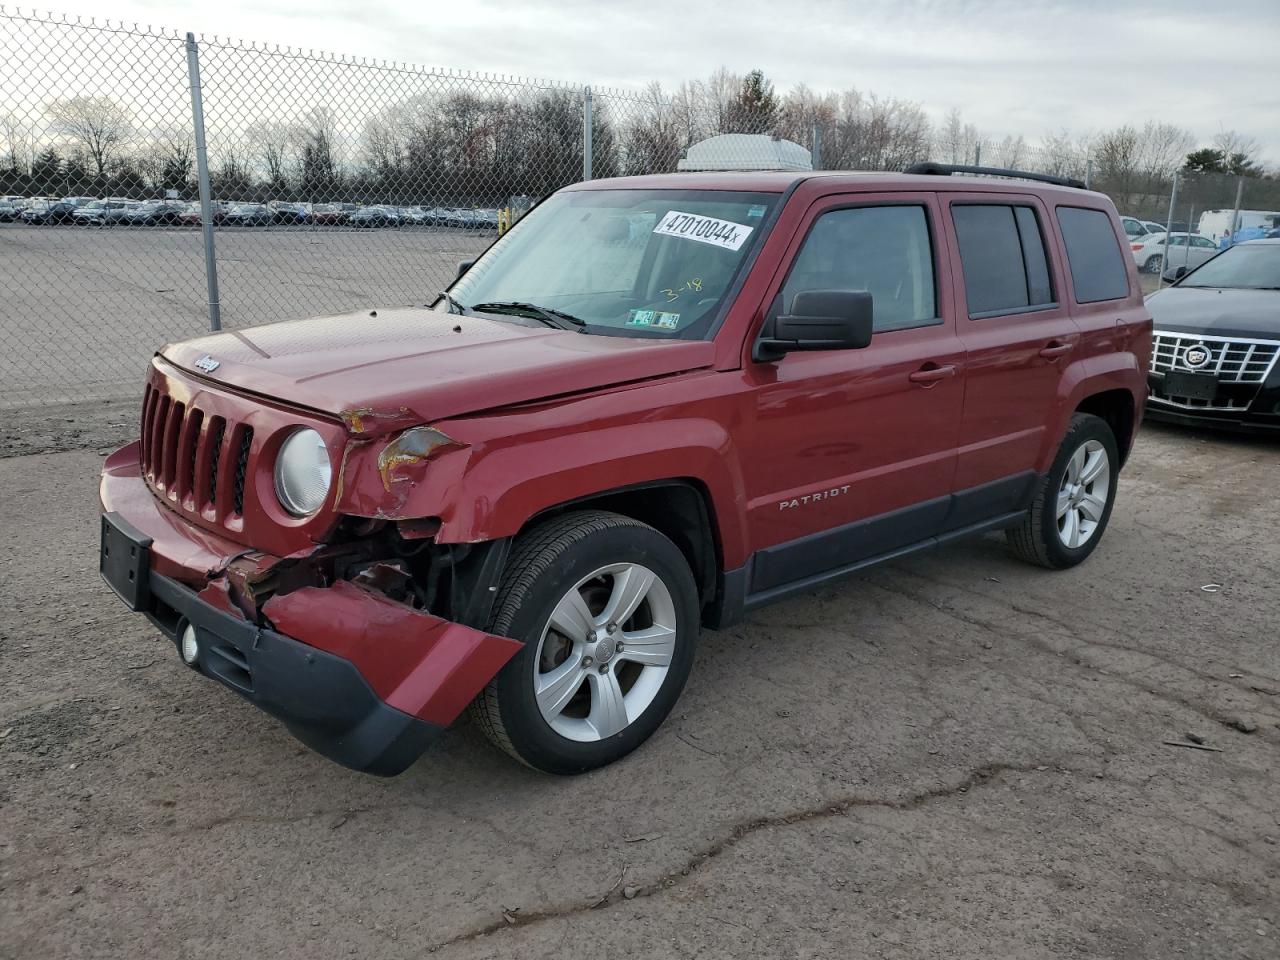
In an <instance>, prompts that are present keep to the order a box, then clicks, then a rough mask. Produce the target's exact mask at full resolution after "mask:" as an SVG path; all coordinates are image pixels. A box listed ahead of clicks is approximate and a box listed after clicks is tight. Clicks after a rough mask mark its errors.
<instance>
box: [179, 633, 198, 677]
mask: <svg viewBox="0 0 1280 960" xmlns="http://www.w3.org/2000/svg"><path fill="white" fill-rule="evenodd" d="M199 656H200V641H199V640H197V639H196V628H195V627H193V626H192V625H191V624H189V623H188V624H187V625H186V627H185V628H184V629H183V631H182V662H183V663H185V664H186V665H187V666H189V667H194V666H195V665H196V659H197V658H198V657H199Z"/></svg>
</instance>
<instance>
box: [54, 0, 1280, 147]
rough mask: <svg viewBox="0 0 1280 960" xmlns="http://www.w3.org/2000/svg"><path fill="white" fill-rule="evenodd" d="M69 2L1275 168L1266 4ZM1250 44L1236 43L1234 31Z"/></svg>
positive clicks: (350, 44) (1279, 24)
mask: <svg viewBox="0 0 1280 960" xmlns="http://www.w3.org/2000/svg"><path fill="white" fill-rule="evenodd" d="M63 6H64V8H65V9H68V10H70V11H72V12H77V13H85V14H92V15H96V16H98V17H102V16H104V15H109V16H113V17H118V18H121V19H125V20H130V21H132V20H139V21H143V22H148V23H153V24H156V25H164V26H173V27H176V28H180V29H183V30H187V29H192V30H196V31H199V32H206V33H216V34H218V35H221V36H232V37H237V38H243V39H251V40H261V41H269V42H271V43H281V44H289V45H291V46H296V47H302V48H313V49H324V50H328V51H332V52H338V53H348V54H355V55H360V56H366V57H374V58H379V59H383V58H385V59H394V60H403V61H409V62H415V63H425V64H431V65H440V66H447V67H456V68H463V69H469V70H477V71H483V72H492V73H501V74H517V75H526V76H536V77H546V78H550V79H556V80H562V81H568V82H572V83H575V84H579V83H591V84H593V85H595V86H616V87H640V86H642V85H643V84H645V83H647V82H649V81H651V80H660V81H662V82H663V83H664V85H667V86H673V85H675V84H676V83H678V82H679V81H681V80H686V79H695V78H699V77H704V76H706V75H707V74H709V73H710V72H711V71H712V70H714V69H715V68H717V67H719V66H721V65H724V66H728V67H729V68H730V69H731V70H735V71H740V72H741V71H746V70H748V69H751V68H753V67H760V68H761V69H763V70H764V71H765V72H766V74H768V75H769V77H770V78H771V79H773V80H774V82H775V83H776V84H777V86H778V88H779V89H786V88H788V87H790V86H793V85H795V84H797V83H801V82H803V83H806V84H807V85H808V86H810V87H811V88H814V89H816V90H838V89H845V88H848V87H857V88H859V89H861V90H864V91H865V90H873V91H875V92H877V93H879V94H882V95H889V96H894V97H899V98H905V99H910V100H917V101H919V102H921V103H922V104H923V105H924V106H925V108H926V109H927V110H928V111H929V113H930V114H931V115H932V116H933V117H934V118H935V119H937V118H940V117H941V116H942V115H943V114H944V113H945V112H946V111H947V110H948V109H950V108H952V107H959V108H960V109H961V110H962V111H963V112H964V114H965V117H966V119H967V120H969V121H971V122H973V123H974V124H976V125H977V126H978V127H979V128H980V129H981V130H982V131H983V132H984V133H986V134H987V135H989V136H994V137H1000V136H1003V135H1004V134H1007V133H1021V134H1023V135H1025V136H1026V137H1027V138H1028V139H1031V140H1035V139H1038V138H1039V137H1040V136H1042V135H1043V134H1045V133H1047V132H1051V131H1056V130H1060V129H1062V128H1063V127H1067V128H1070V129H1072V130H1073V131H1077V132H1081V133H1083V132H1086V131H1088V130H1099V129H1104V128H1107V127H1112V126H1116V125H1118V124H1121V123H1135V124H1141V123H1142V122H1144V121H1146V120H1149V119H1154V120H1162V121H1168V122H1173V123H1177V124H1179V125H1181V126H1185V127H1187V128H1189V129H1191V130H1192V131H1194V133H1195V134H1196V136H1197V138H1198V139H1199V140H1201V141H1204V142H1207V141H1208V140H1209V139H1210V138H1211V137H1212V136H1213V134H1215V133H1217V132H1218V131H1219V130H1221V129H1224V128H1235V129H1238V130H1240V131H1242V132H1245V133H1247V134H1249V135H1251V136H1253V137H1255V138H1257V139H1258V140H1259V141H1260V142H1261V143H1262V144H1263V147H1264V153H1265V155H1266V156H1267V157H1268V158H1269V159H1270V160H1271V161H1272V162H1273V163H1274V162H1280V122H1277V121H1280V112H1278V111H1277V109H1276V95H1275V91H1276V90H1277V89H1280V65H1278V64H1277V61H1276V58H1275V51H1276V50H1277V49H1280V12H1278V8H1277V5H1276V3H1275V0H1232V2H1230V3H1210V4H1206V3H1203V2H1199V0H1195V2H1188V0H1161V2H1148V0H1127V2H1125V3H1114V2H1110V0H1075V2H1055V0H1040V2H1036V0H1020V2H1019V0H955V2H942V0H897V2H889V0H862V2H858V3H856V4H854V3H849V2H847V0H845V2H837V0H786V2H778V0H771V2H762V0H737V2H735V3H734V4H733V5H732V6H728V5H724V4H702V5H699V4H693V3H689V2H688V0H644V2H628V3H617V2H614V3H609V2H600V0H550V2H548V0H544V2H537V0H529V2H519V3H517V2H506V0H468V2H466V3H440V2H436V3H430V4H420V5H409V4H404V3H401V2H397V0H314V2H312V0H262V2H251V0H223V2H221V3H218V4H208V3H205V2H199V3H196V2H159V0H119V2H112V0H108V2H105V3H104V2H102V0H66V2H64V4H63ZM1246 38H1247V41H1246Z"/></svg>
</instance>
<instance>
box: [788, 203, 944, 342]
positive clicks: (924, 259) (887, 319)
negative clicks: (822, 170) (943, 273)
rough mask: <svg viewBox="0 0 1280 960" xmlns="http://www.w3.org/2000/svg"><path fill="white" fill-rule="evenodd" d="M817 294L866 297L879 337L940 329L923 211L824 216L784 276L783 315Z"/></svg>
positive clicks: (854, 210)
mask: <svg viewBox="0 0 1280 960" xmlns="http://www.w3.org/2000/svg"><path fill="white" fill-rule="evenodd" d="M815 290H861V291H866V292H867V293H870V294H871V297H872V316H873V317H874V327H873V328H874V330H875V331H876V332H877V333H879V332H883V331H887V330H904V329H906V328H908V327H920V326H927V325H929V324H933V323H939V322H940V320H939V319H938V318H937V312H938V311H937V306H936V305H935V303H934V283H933V248H932V246H931V244H930V240H929V221H928V218H927V217H926V215H925V210H924V207H917V206H908V205H902V206H891V207H850V208H848V209H844V210H833V211H831V212H830V213H824V214H823V215H822V216H821V217H820V218H819V219H818V221H817V222H816V223H814V225H813V229H811V230H810V231H809V235H808V236H807V237H805V240H804V246H803V247H801V248H800V252H799V253H798V254H796V259H795V263H794V264H793V265H792V267H791V272H790V273H789V274H787V282H786V283H785V284H784V285H783V287H782V309H783V311H786V312H789V311H790V310H791V305H792V301H793V300H794V299H795V296H796V294H798V293H805V292H808V291H815Z"/></svg>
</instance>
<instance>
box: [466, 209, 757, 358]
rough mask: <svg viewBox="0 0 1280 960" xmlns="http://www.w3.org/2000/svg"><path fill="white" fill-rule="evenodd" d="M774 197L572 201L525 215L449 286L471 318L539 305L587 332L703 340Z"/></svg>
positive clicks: (751, 246)
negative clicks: (474, 310) (478, 309)
mask: <svg viewBox="0 0 1280 960" xmlns="http://www.w3.org/2000/svg"><path fill="white" fill-rule="evenodd" d="M777 199H778V197H777V194H768V193H739V192H725V191H713V190H574V191H569V192H566V193H560V194H557V195H555V196H553V197H551V198H550V199H548V200H547V201H546V202H545V203H543V204H542V205H541V206H539V207H537V208H535V209H534V210H533V211H531V212H530V213H529V214H527V215H526V216H525V217H524V218H523V219H521V220H520V222H519V223H518V224H517V225H516V227H515V228H514V229H513V230H512V231H511V232H510V233H507V234H506V235H505V236H503V237H502V239H500V240H499V241H498V242H497V243H496V244H494V245H493V247H491V248H490V249H489V251H488V252H487V253H486V254H485V255H484V257H483V258H481V259H480V260H479V261H478V262H477V263H476V264H475V266H473V267H472V268H471V269H470V270H468V271H467V273H466V274H465V275H464V276H463V277H462V278H461V279H460V280H459V281H458V282H457V283H455V284H454V285H453V287H452V288H451V289H450V291H449V292H450V295H451V296H452V297H453V299H454V300H455V301H457V303H459V304H460V305H462V306H463V307H466V308H471V307H475V306H477V305H484V304H510V303H522V304H535V305H537V306H538V307H541V308H544V309H549V310H554V311H559V312H561V313H564V314H569V315H571V316H572V317H575V318H577V319H579V320H582V321H584V322H585V324H586V328H585V329H586V330H587V332H590V333H606V334H613V335H621V336H640V337H652V336H659V337H674V338H679V339H685V340H697V339H702V338H704V337H706V336H707V334H708V333H709V332H710V330H711V325H712V323H713V321H714V320H715V317H716V314H717V312H718V310H719V307H720V305H721V303H722V302H723V300H724V298H725V295H726V293H727V292H728V290H729V287H730V285H731V284H732V283H733V280H734V278H735V277H736V276H737V273H738V271H739V269H741V267H742V264H743V263H744V262H745V261H746V259H747V255H748V252H749V251H750V250H751V249H752V248H753V247H754V245H755V244H756V243H757V242H759V239H760V235H761V233H762V230H761V224H762V223H763V222H764V220H765V218H766V217H767V215H768V213H769V210H770V209H771V208H772V207H773V205H774V204H775V203H776V202H777Z"/></svg>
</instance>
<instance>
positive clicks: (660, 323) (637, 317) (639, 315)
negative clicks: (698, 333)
mask: <svg viewBox="0 0 1280 960" xmlns="http://www.w3.org/2000/svg"><path fill="white" fill-rule="evenodd" d="M627 326H628V327H649V328H650V329H654V330H674V329H676V328H677V327H678V326H680V314H678V313H665V312H663V311H661V310H632V311H631V312H630V313H629V314H628V315H627Z"/></svg>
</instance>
